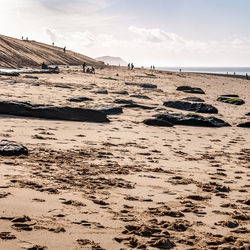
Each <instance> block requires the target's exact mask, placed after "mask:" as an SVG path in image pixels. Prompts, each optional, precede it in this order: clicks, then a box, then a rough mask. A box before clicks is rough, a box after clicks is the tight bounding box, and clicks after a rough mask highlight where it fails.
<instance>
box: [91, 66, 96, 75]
mask: <svg viewBox="0 0 250 250" xmlns="http://www.w3.org/2000/svg"><path fill="white" fill-rule="evenodd" d="M90 73H92V74H95V68H94V67H93V66H92V68H91V70H90Z"/></svg>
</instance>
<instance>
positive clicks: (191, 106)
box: [163, 101, 218, 114]
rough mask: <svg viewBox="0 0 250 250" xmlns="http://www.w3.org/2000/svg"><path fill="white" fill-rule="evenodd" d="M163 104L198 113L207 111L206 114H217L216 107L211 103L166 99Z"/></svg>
mask: <svg viewBox="0 0 250 250" xmlns="http://www.w3.org/2000/svg"><path fill="white" fill-rule="evenodd" d="M163 105H164V106H166V107H169V108H175V109H181V110H187V111H194V112H198V113H208V114H217V113H218V109H217V108H215V107H213V106H212V105H209V104H205V103H191V102H183V101H168V102H164V103H163Z"/></svg>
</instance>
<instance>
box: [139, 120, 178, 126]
mask: <svg viewBox="0 0 250 250" xmlns="http://www.w3.org/2000/svg"><path fill="white" fill-rule="evenodd" d="M143 123H144V124H146V125H149V126H159V127H173V124H171V123H169V122H167V121H164V120H161V119H146V120H144V121H143Z"/></svg>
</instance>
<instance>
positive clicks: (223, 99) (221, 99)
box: [217, 96, 245, 105]
mask: <svg viewBox="0 0 250 250" xmlns="http://www.w3.org/2000/svg"><path fill="white" fill-rule="evenodd" d="M217 101H219V102H224V103H229V104H234V105H243V104H244V103H245V102H244V101H243V100H242V99H239V98H237V97H226V96H220V97H219V98H218V99H217Z"/></svg>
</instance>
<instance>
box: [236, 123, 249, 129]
mask: <svg viewBox="0 0 250 250" xmlns="http://www.w3.org/2000/svg"><path fill="white" fill-rule="evenodd" d="M237 127H242V128H250V122H243V123H240V124H239V125H237Z"/></svg>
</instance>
